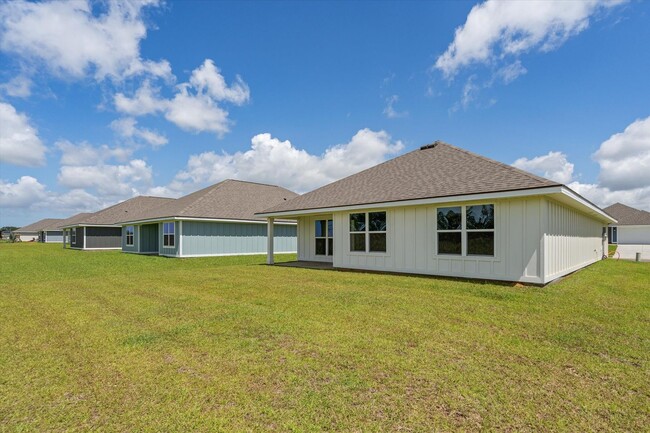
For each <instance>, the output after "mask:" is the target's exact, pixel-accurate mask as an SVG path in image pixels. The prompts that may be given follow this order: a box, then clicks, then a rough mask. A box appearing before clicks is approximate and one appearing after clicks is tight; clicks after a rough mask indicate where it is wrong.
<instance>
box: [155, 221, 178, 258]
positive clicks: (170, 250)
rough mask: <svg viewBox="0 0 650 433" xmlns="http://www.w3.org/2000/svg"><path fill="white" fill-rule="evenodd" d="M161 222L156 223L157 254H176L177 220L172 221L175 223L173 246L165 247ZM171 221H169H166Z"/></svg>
mask: <svg viewBox="0 0 650 433" xmlns="http://www.w3.org/2000/svg"><path fill="white" fill-rule="evenodd" d="M163 222H164V221H162V222H159V223H158V254H160V255H163V256H177V255H178V241H179V230H178V221H176V222H175V223H174V225H175V230H174V233H175V239H174V246H173V247H166V246H164V244H163ZM167 222H171V221H167Z"/></svg>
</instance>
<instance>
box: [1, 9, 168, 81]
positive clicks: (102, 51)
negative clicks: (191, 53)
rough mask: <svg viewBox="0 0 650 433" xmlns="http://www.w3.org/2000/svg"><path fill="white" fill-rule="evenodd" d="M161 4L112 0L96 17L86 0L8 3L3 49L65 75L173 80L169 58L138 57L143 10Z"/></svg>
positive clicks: (143, 27) (4, 11)
mask: <svg viewBox="0 0 650 433" xmlns="http://www.w3.org/2000/svg"><path fill="white" fill-rule="evenodd" d="M157 4H158V0H143V1H131V0H111V1H109V2H106V3H103V4H102V5H103V6H105V10H104V11H103V12H102V13H100V14H98V15H95V14H94V13H93V9H94V7H93V5H92V4H91V3H90V2H89V1H87V0H76V1H68V0H54V1H47V2H38V3H36V2H28V1H24V0H14V1H10V2H4V3H2V4H1V5H0V49H1V50H3V51H5V52H9V53H12V54H14V55H17V56H18V57H20V58H21V59H22V60H23V61H32V62H35V64H36V65H44V66H45V67H46V68H47V69H49V70H50V71H51V72H53V73H55V74H57V75H60V76H63V77H73V78H83V77H86V76H88V75H91V76H93V77H94V78H95V79H97V80H100V81H101V80H103V79H105V78H107V77H110V78H112V79H117V80H121V79H123V78H125V77H127V76H132V75H138V74H143V73H148V74H151V75H155V76H159V77H163V78H165V79H171V67H170V65H169V63H168V62H167V61H166V60H161V61H158V62H155V61H152V60H144V59H142V58H141V56H140V42H141V40H143V39H144V38H145V37H146V35H147V27H146V25H145V23H144V20H143V17H142V9H143V8H144V7H145V6H156V5H157ZM95 9H96V8H95Z"/></svg>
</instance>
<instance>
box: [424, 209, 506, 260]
mask: <svg viewBox="0 0 650 433" xmlns="http://www.w3.org/2000/svg"><path fill="white" fill-rule="evenodd" d="M436 214H437V223H436V232H437V233H436V236H437V240H438V251H437V253H438V254H440V255H456V256H494V204H491V203H490V204H478V205H469V206H450V207H439V208H437V209H436Z"/></svg>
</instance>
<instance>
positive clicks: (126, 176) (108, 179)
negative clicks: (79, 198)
mask: <svg viewBox="0 0 650 433" xmlns="http://www.w3.org/2000/svg"><path fill="white" fill-rule="evenodd" d="M152 179H153V176H152V171H151V167H150V166H149V165H147V163H146V162H145V161H143V160H141V159H134V160H131V161H129V162H128V163H125V164H120V165H111V164H100V165H75V166H72V165H70V166H68V165H64V166H61V169H60V171H59V175H58V180H59V183H60V184H61V185H63V186H65V187H67V188H70V189H84V190H86V191H88V190H94V191H96V193H97V194H98V195H99V196H101V197H105V198H108V199H123V198H128V197H132V196H134V195H138V194H139V193H140V191H145V190H147V189H149V188H150V187H151V184H152Z"/></svg>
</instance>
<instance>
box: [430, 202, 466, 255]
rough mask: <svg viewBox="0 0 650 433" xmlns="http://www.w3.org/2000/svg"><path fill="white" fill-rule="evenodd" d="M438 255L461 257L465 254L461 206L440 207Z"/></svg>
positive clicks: (438, 212) (438, 213)
mask: <svg viewBox="0 0 650 433" xmlns="http://www.w3.org/2000/svg"><path fill="white" fill-rule="evenodd" d="M436 214H437V215H438V221H437V230H438V234H437V236H438V254H451V255H457V256H460V255H461V254H462V253H463V214H462V207H461V206H452V207H439V208H438V209H437V212H436Z"/></svg>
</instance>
